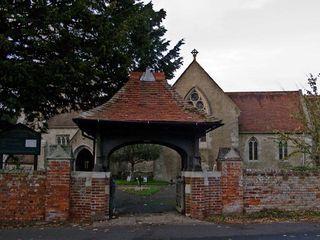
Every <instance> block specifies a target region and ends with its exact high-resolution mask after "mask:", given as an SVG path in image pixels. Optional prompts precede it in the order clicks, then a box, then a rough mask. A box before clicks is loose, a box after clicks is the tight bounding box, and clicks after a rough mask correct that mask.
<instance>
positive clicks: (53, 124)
mask: <svg viewBox="0 0 320 240" xmlns="http://www.w3.org/2000/svg"><path fill="white" fill-rule="evenodd" d="M78 115H79V112H69V113H61V114H57V115H55V116H53V117H52V118H50V119H49V120H48V128H49V129H52V128H78V126H77V125H76V124H75V123H74V122H73V121H72V119H73V118H75V117H77V116H78Z"/></svg>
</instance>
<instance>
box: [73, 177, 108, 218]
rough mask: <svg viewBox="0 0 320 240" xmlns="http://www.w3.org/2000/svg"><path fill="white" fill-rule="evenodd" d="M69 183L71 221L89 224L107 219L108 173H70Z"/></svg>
mask: <svg viewBox="0 0 320 240" xmlns="http://www.w3.org/2000/svg"><path fill="white" fill-rule="evenodd" d="M71 182H72V184H71V206H70V207H71V218H72V219H73V220H75V221H89V222H90V221H95V220H105V219H106V218H108V215H109V196H110V189H109V186H110V173H109V172H72V177H71Z"/></svg>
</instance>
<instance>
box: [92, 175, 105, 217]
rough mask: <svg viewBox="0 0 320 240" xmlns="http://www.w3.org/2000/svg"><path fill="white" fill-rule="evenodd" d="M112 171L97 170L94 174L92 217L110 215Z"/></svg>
mask: <svg viewBox="0 0 320 240" xmlns="http://www.w3.org/2000/svg"><path fill="white" fill-rule="evenodd" d="M109 196H110V172H96V173H93V176H92V198H91V219H92V220H105V219H106V218H108V217H109V204H110V203H109Z"/></svg>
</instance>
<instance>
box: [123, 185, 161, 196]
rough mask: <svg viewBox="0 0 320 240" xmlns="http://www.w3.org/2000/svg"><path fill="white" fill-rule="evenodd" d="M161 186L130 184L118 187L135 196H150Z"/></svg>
mask: <svg viewBox="0 0 320 240" xmlns="http://www.w3.org/2000/svg"><path fill="white" fill-rule="evenodd" d="M162 187H163V186H152V185H150V186H141V187H139V186H132V185H131V186H130V185H127V186H126V185H121V186H119V189H121V190H122V191H125V192H127V193H129V194H132V195H136V196H151V195H153V194H155V193H157V192H159V191H160V189H161V188H162Z"/></svg>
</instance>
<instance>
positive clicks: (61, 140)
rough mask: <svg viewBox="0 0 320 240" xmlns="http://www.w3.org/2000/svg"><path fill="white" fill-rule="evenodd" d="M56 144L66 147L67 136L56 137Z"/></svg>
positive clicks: (67, 142)
mask: <svg viewBox="0 0 320 240" xmlns="http://www.w3.org/2000/svg"><path fill="white" fill-rule="evenodd" d="M56 143H57V144H58V145H62V146H66V145H68V144H69V135H57V136H56Z"/></svg>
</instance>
